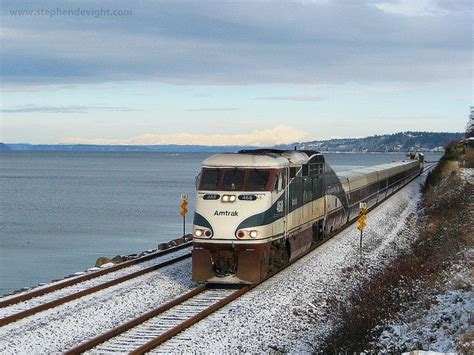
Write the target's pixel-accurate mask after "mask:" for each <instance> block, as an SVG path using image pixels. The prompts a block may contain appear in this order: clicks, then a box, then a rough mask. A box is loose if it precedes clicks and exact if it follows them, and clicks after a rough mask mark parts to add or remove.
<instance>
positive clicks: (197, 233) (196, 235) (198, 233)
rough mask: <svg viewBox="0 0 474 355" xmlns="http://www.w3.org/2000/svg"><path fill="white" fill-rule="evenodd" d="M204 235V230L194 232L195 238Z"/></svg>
mask: <svg viewBox="0 0 474 355" xmlns="http://www.w3.org/2000/svg"><path fill="white" fill-rule="evenodd" d="M202 234H203V230H202V229H196V230H195V231H194V236H195V237H200V236H202Z"/></svg>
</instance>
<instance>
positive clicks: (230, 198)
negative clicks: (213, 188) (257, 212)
mask: <svg viewBox="0 0 474 355" xmlns="http://www.w3.org/2000/svg"><path fill="white" fill-rule="evenodd" d="M236 199H237V198H236V197H235V195H222V202H235V200H236Z"/></svg>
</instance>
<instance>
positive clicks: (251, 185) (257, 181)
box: [247, 170, 270, 191]
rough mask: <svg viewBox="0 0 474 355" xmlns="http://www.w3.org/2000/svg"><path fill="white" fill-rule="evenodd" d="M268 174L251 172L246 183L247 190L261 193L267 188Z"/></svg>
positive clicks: (265, 172) (259, 171) (260, 171)
mask: <svg viewBox="0 0 474 355" xmlns="http://www.w3.org/2000/svg"><path fill="white" fill-rule="evenodd" d="M269 176H270V173H269V172H268V171H262V170H252V171H251V172H250V174H249V178H248V181H247V190H249V191H262V190H265V188H266V187H267V182H268V178H269Z"/></svg>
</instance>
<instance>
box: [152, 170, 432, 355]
mask: <svg viewBox="0 0 474 355" xmlns="http://www.w3.org/2000/svg"><path fill="white" fill-rule="evenodd" d="M421 179H424V176H423V177H422V178H418V179H416V180H415V181H414V182H412V183H411V184H410V185H408V186H407V187H405V188H404V189H403V190H402V191H400V192H399V193H397V194H396V195H394V196H393V197H391V198H390V199H389V200H388V201H386V202H385V203H383V204H382V205H380V206H379V207H378V208H377V209H375V210H373V211H372V212H370V213H369V214H368V223H367V229H366V231H365V232H364V234H365V236H364V241H363V243H364V245H363V249H364V253H363V255H362V257H361V254H360V252H359V233H358V230H357V229H356V224H354V225H352V226H350V227H349V228H348V229H346V230H345V231H343V232H342V233H340V234H339V235H337V236H336V237H334V238H333V239H331V240H330V241H328V242H327V243H325V244H323V245H322V246H321V247H319V248H318V249H316V250H315V251H313V252H312V253H311V254H309V255H307V256H306V257H304V258H303V259H301V260H300V261H298V262H297V263H295V264H293V265H291V266H290V267H288V268H287V269H286V270H284V271H282V272H280V273H279V274H277V275H276V276H274V277H273V278H272V279H270V280H268V281H266V282H265V283H263V284H262V285H259V286H258V287H256V288H255V289H254V290H252V291H250V292H249V293H247V294H245V295H244V296H242V297H241V298H239V299H238V300H236V301H234V302H232V303H231V304H229V305H227V306H226V307H224V308H223V309H221V310H220V311H218V312H216V313H214V314H213V315H211V316H210V317H208V318H206V319H205V320H203V321H201V322H200V323H198V324H196V325H194V326H193V327H191V328H189V329H188V330H186V331H184V332H183V333H181V334H179V335H178V336H177V337H175V338H174V339H172V340H170V341H168V342H167V343H165V344H163V345H162V346H161V347H159V348H157V349H155V352H163V353H169V352H183V351H184V352H198V353H199V352H206V353H207V352H213V353H222V352H226V353H228V352H237V351H238V352H252V353H253V352H268V351H275V350H276V351H286V352H287V351H291V352H311V351H314V350H317V349H319V347H320V346H321V342H322V341H323V340H324V339H325V338H326V336H328V335H329V334H330V331H331V330H332V329H333V326H334V325H335V324H337V321H338V320H337V319H334V317H333V314H331V310H330V306H328V305H327V304H326V301H328V299H329V298H330V297H337V298H339V299H340V300H342V301H344V299H345V298H346V296H347V295H348V294H349V293H350V292H351V287H352V286H353V285H354V284H355V283H357V282H362V280H363V279H364V278H365V277H367V276H368V275H370V274H371V273H373V272H375V271H377V270H378V269H380V268H381V266H382V265H383V264H386V263H388V262H389V261H390V260H391V259H392V258H394V257H395V256H396V255H397V254H398V253H399V252H400V251H401V250H403V249H404V248H407V247H408V246H409V244H410V239H411V238H412V237H413V235H412V234H411V231H410V230H408V228H406V223H407V221H408V219H410V218H412V216H413V215H414V213H416V207H417V203H418V201H419V199H420V193H419V183H420V182H421V181H422V180H421ZM348 268H351V269H353V270H359V271H358V272H352V273H351V275H350V277H349V276H347V275H348V274H347V273H346V272H345V270H347V269H348Z"/></svg>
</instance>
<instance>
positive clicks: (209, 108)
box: [186, 107, 239, 112]
mask: <svg viewBox="0 0 474 355" xmlns="http://www.w3.org/2000/svg"><path fill="white" fill-rule="evenodd" d="M238 110H239V109H238V108H235V107H202V108H188V109H186V111H196V112H201V111H203V112H214V111H216V112H219V111H238Z"/></svg>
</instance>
